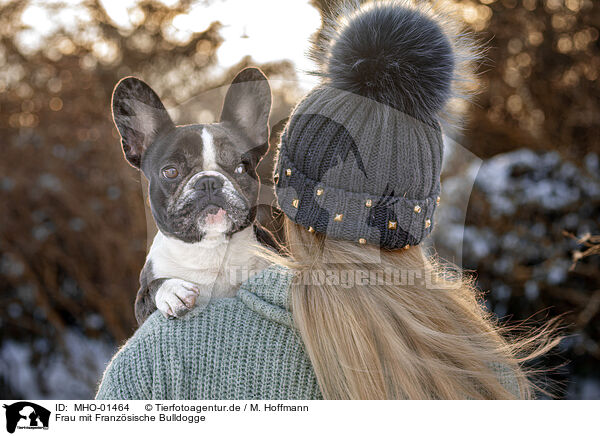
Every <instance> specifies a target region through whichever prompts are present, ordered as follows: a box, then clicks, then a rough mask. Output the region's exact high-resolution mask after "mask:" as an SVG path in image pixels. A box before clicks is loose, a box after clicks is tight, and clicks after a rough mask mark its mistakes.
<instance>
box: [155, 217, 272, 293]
mask: <svg viewBox="0 0 600 436" xmlns="http://www.w3.org/2000/svg"><path fill="white" fill-rule="evenodd" d="M256 245H258V242H257V240H256V237H255V235H254V229H253V228H252V227H248V228H246V229H244V230H242V231H240V232H237V233H235V234H233V235H232V236H231V237H229V238H227V237H226V236H225V235H223V234H222V233H217V232H215V233H209V234H207V235H206V236H205V237H204V238H203V239H202V241H200V242H196V243H186V242H183V241H180V240H178V239H175V238H169V237H168V236H165V235H164V234H163V233H161V232H160V231H159V232H158V233H157V234H156V236H155V238H154V241H153V243H152V247H151V248H150V252H149V253H148V259H149V260H151V261H152V276H153V277H154V278H178V279H182V280H186V281H188V282H192V283H195V284H197V285H199V286H200V287H202V288H203V289H204V290H205V291H208V292H210V294H211V296H212V298H221V297H232V296H234V295H235V293H236V292H237V289H238V287H239V285H240V283H241V281H242V279H244V278H247V276H248V272H252V271H256V270H257V269H260V266H261V264H262V263H263V261H262V260H261V259H260V258H259V257H257V256H256V248H255V247H256Z"/></svg>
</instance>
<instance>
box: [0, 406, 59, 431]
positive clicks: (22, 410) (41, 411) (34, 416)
mask: <svg viewBox="0 0 600 436" xmlns="http://www.w3.org/2000/svg"><path fill="white" fill-rule="evenodd" d="M3 407H4V408H5V409H6V431H8V432H9V433H14V432H15V429H17V428H18V429H30V430H35V429H38V430H39V429H44V430H47V429H48V423H49V421H50V411H49V410H48V409H45V408H44V407H42V406H38V405H37V404H35V403H30V402H29V401H19V402H18V403H13V404H10V405H7V404H4V406H3Z"/></svg>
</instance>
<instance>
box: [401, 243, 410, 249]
mask: <svg viewBox="0 0 600 436" xmlns="http://www.w3.org/2000/svg"><path fill="white" fill-rule="evenodd" d="M402 248H404V249H405V250H408V249H409V248H410V245H408V244H406V245H405V246H404V247H402Z"/></svg>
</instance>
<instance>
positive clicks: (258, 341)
mask: <svg viewBox="0 0 600 436" xmlns="http://www.w3.org/2000/svg"><path fill="white" fill-rule="evenodd" d="M291 280H292V273H291V272H290V271H289V270H287V269H285V268H283V267H280V266H270V267H269V268H266V269H265V270H263V271H261V272H260V273H258V274H257V275H255V276H254V277H252V278H251V279H250V280H248V281H247V282H245V283H244V284H242V286H241V288H240V290H239V291H238V293H237V296H236V297H235V298H222V299H218V300H213V301H212V302H210V303H209V305H208V306H207V307H205V308H204V309H199V308H196V309H195V310H193V311H192V312H190V313H189V314H188V315H187V316H185V317H184V318H182V319H174V320H167V319H166V318H165V317H164V316H163V315H162V314H160V313H159V312H155V313H154V314H152V315H151V316H150V317H149V318H148V320H147V321H146V322H145V323H144V324H143V325H142V326H141V327H140V328H139V329H138V330H137V331H136V332H135V334H134V335H133V337H132V338H131V339H129V341H127V343H126V344H125V345H124V346H123V347H122V348H121V350H120V351H119V352H118V353H117V354H116V355H115V356H114V357H113V359H112V361H111V362H110V364H109V365H108V367H107V369H106V371H105V373H104V377H103V379H102V382H101V384H100V388H99V390H98V394H97V396H96V398H97V399H115V400H128V399H144V400H149V399H203V400H209V399H213V400H217V399H221V400H225V399H239V400H242V399H263V400H267V399H272V400H274V399H321V398H322V396H321V392H320V390H319V386H318V384H317V380H316V377H315V374H314V372H313V369H312V366H311V363H310V360H309V358H308V356H307V355H306V352H305V350H304V346H303V344H302V340H301V338H300V336H299V334H298V332H297V330H296V329H295V328H294V327H293V322H292V315H291V313H290V311H289V300H288V297H289V292H288V289H289V286H290V283H291ZM492 367H493V368H494V370H495V371H496V372H497V374H498V377H499V380H500V382H501V383H502V384H503V385H504V386H505V387H506V388H507V389H508V390H509V391H510V392H512V393H513V394H515V395H516V396H518V392H519V389H518V384H517V382H516V380H515V378H514V375H513V374H512V372H511V371H510V370H507V369H503V368H501V367H499V365H492Z"/></svg>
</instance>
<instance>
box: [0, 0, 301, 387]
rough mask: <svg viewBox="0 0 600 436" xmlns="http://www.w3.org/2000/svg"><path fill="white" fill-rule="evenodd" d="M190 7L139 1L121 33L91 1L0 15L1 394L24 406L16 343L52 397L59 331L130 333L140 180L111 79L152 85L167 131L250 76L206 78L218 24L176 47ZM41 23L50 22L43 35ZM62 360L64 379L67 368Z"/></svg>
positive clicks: (140, 222)
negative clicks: (201, 98) (166, 113)
mask: <svg viewBox="0 0 600 436" xmlns="http://www.w3.org/2000/svg"><path fill="white" fill-rule="evenodd" d="M189 7H190V2H189V1H182V2H180V3H179V4H178V5H176V6H173V7H167V6H165V5H164V4H162V3H160V2H158V1H154V0H142V1H140V2H138V3H137V4H135V6H134V7H132V8H131V9H130V10H129V21H130V24H129V25H128V26H123V25H119V24H117V23H115V22H113V20H112V19H111V17H110V16H109V15H108V14H107V12H106V10H105V9H104V8H103V6H102V3H101V2H100V1H99V0H89V1H86V2H82V3H80V4H75V5H74V4H72V3H71V4H63V3H61V2H53V3H50V2H49V3H46V4H44V3H39V2H33V1H27V0H25V1H14V2H9V3H2V4H0V111H1V112H0V147H1V153H2V159H1V161H0V192H1V196H0V223H1V224H0V326H1V333H0V393H2V394H4V395H9V394H10V396H12V397H18V396H22V395H27V392H19V386H15V384H14V383H15V381H16V382H18V379H19V378H18V377H17V378H15V377H11V376H10V374H7V373H6V371H8V369H7V366H6V365H3V363H2V356H3V355H2V351H3V350H5V351H6V350H9V349H10V348H9V345H11V344H12V342H11V341H18V342H19V343H23V344H27V346H28V347H27V349H28V350H29V351H31V353H30V354H28V355H27V356H26V357H24V359H25V360H27V362H23V363H24V365H30V366H32V367H33V368H36V367H37V368H38V370H34V373H35V374H34V376H35V377H36V378H37V379H38V382H39V387H40V393H41V394H42V395H43V394H44V392H46V393H47V392H48V389H51V388H50V387H48V386H46V381H45V379H46V378H47V377H44V375H43V368H44V367H45V366H47V365H49V362H50V360H51V359H52V358H53V354H55V353H57V352H60V353H62V354H64V355H66V356H69V355H70V354H72V353H77V352H79V353H81V351H77V350H73V349H72V348H73V346H72V343H65V331H66V330H72V329H74V330H75V331H78V332H80V333H81V334H82V336H84V337H87V338H98V339H100V340H102V341H105V342H109V343H115V342H116V343H120V342H122V341H123V340H125V339H126V338H127V337H129V336H130V335H131V333H132V332H133V329H134V328H135V321H134V318H133V309H132V307H133V306H132V304H133V299H134V296H135V293H136V292H137V287H138V276H139V271H140V269H141V266H142V265H143V262H144V257H145V254H146V237H147V235H146V217H145V209H144V204H143V199H142V195H141V192H142V191H141V189H142V188H141V185H140V182H139V181H140V176H139V174H138V173H137V171H135V170H134V169H133V168H131V167H129V165H128V164H127V163H126V162H125V160H124V159H123V157H122V152H121V149H120V146H119V137H118V134H117V132H116V130H115V129H114V127H113V124H112V119H111V113H110V98H111V93H112V90H113V87H114V86H115V84H116V83H117V81H118V80H119V79H120V78H122V77H123V76H127V75H135V76H138V77H141V78H142V79H144V80H146V81H147V82H148V83H150V84H151V86H152V87H153V88H154V89H156V91H157V92H158V93H159V94H160V95H161V98H162V99H163V101H164V102H165V104H166V106H167V107H168V108H170V107H171V108H172V107H175V110H174V112H175V114H174V115H175V117H174V118H175V119H176V121H178V122H180V123H183V122H194V121H195V122H198V119H197V118H196V116H199V115H200V114H199V112H200V111H201V110H207V111H208V112H204V113H203V115H202V117H203V118H208V119H207V120H205V121H215V120H216V118H217V116H218V111H219V110H220V105H221V102H222V100H220V99H219V100H218V101H215V102H211V105H210V106H209V107H208V108H206V107H205V108H198V105H197V104H196V105H195V106H194V104H193V102H192V104H191V105H190V103H189V102H188V103H186V104H184V103H185V102H186V101H187V100H189V99H190V97H193V96H197V95H199V94H201V93H202V92H204V91H206V90H208V89H211V88H216V87H219V86H221V85H223V84H227V83H229V82H230V81H231V79H232V78H233V76H234V75H235V73H237V71H239V70H240V69H242V68H244V67H245V66H248V65H250V64H252V59H251V58H250V57H246V58H244V59H241V60H240V62H239V64H237V65H235V66H233V67H232V68H231V69H229V70H227V71H224V72H220V73H219V69H217V68H214V67H215V66H216V50H217V49H218V47H219V45H220V44H221V42H222V39H221V37H220V35H219V29H220V24H219V23H218V22H214V23H213V24H211V25H210V26H209V27H208V28H207V29H205V30H203V31H201V32H197V33H193V34H191V35H184V36H181V35H179V34H177V31H176V30H175V29H174V28H173V26H172V20H173V19H174V17H176V16H177V15H178V14H182V13H186V12H187V11H188V10H189ZM24 13H25V14H37V16H38V19H40V18H39V17H40V16H41V19H42V21H41V22H43V23H44V25H48V26H49V27H50V29H51V30H50V31H48V32H46V33H43V32H42V33H41V34H39V32H37V33H36V31H38V30H39V29H36V28H32V27H31V25H28V24H27V22H24V20H23V17H24ZM47 19H50V20H52V19H55V20H56V22H55V23H54V24H53V25H51V26H50V25H49V22H48V21H46V20H47ZM25 21H27V20H25ZM261 68H262V69H263V70H264V71H265V73H266V74H267V75H268V76H269V77H271V78H288V79H294V70H293V68H292V66H291V64H289V63H288V62H280V63H272V64H266V65H261ZM286 86H287V88H286ZM286 86H282V87H281V89H279V90H276V94H277V93H279V94H277V95H276V98H275V101H276V103H277V104H276V105H275V107H274V114H276V116H275V117H274V118H273V119H274V121H277V120H278V119H281V118H283V117H285V114H286V113H287V112H288V111H289V105H290V104H291V103H292V102H289V101H287V100H286V99H284V98H279V96H280V95H281V94H282V93H286V92H288V91H289V88H290V87H292V85H290V83H288V84H287V85H286ZM182 108H187V110H185V111H183V110H181V109H182ZM190 108H193V111H190V110H189V109H190ZM178 112H182V113H178ZM182 118H184V119H182ZM195 118H196V119H195ZM211 118H212V119H211ZM36 344H37V345H36ZM6 352H8V351H6ZM13 354H14V352H13ZM12 357H14V356H11V358H12ZM66 361H67V362H71V366H72V367H71V368H69V370H70V371H73V374H76V373H77V370H76V368H75V366H77V365H78V362H79V361H77V360H73V359H71V360H69V359H68V358H67V359H66ZM102 363H105V362H102ZM100 369H101V368H100ZM36 371H37V372H36ZM97 375H98V374H97V373H95V376H94V377H97ZM10 378H12V379H13V385H12V386H8V385H7V380H8V379H10ZM95 381H96V380H93V379H92V380H91V382H90V383H91V384H90V387H91V388H93V383H94V382H95ZM11 389H12V390H11ZM15 389H16V390H15ZM50 394H54V395H56V394H57V392H56V391H55V392H50ZM58 394H59V395H60V393H58ZM88 395H89V394H88Z"/></svg>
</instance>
